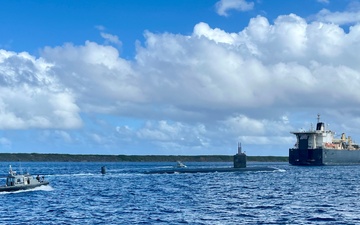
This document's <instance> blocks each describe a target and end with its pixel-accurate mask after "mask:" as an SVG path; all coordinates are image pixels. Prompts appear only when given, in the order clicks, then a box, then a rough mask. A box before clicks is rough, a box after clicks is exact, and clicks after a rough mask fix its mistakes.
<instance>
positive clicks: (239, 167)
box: [145, 143, 278, 174]
mask: <svg viewBox="0 0 360 225" xmlns="http://www.w3.org/2000/svg"><path fill="white" fill-rule="evenodd" d="M233 162H234V165H233V167H210V168H196V167H194V168H189V167H185V166H182V167H174V168H169V169H160V170H149V171H146V172H145V174H173V173H214V172H219V173H220V172H248V171H275V170H278V169H277V168H273V167H262V166H252V167H247V165H246V154H245V153H244V152H243V151H242V149H241V143H238V152H237V154H235V155H234V158H233Z"/></svg>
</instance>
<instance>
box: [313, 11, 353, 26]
mask: <svg viewBox="0 0 360 225" xmlns="http://www.w3.org/2000/svg"><path fill="white" fill-rule="evenodd" d="M316 21H319V22H324V23H334V24H338V25H345V24H354V23H359V22H360V11H359V10H356V11H345V12H331V11H329V10H328V9H323V10H321V11H320V12H319V13H317V15H316Z"/></svg>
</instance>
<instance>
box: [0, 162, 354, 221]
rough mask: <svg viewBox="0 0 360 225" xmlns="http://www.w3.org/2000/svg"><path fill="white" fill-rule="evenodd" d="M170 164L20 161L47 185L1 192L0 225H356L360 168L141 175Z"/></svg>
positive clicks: (283, 165)
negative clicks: (28, 189) (103, 168)
mask: <svg viewBox="0 0 360 225" xmlns="http://www.w3.org/2000/svg"><path fill="white" fill-rule="evenodd" d="M174 164H175V163H21V168H22V170H23V171H29V172H30V173H32V174H45V177H46V178H47V179H48V180H49V181H50V183H51V185H50V186H47V187H41V188H37V189H34V190H31V191H19V192H15V193H1V194H0V202H1V205H0V224H360V201H359V194H360V166H326V167H294V166H289V165H288V164H287V163H251V162H250V163H248V166H272V167H277V168H279V170H277V171H275V172H245V173H241V172H229V173H201V174H151V175H147V174H143V172H144V171H146V170H149V169H156V168H157V169H160V168H170V167H172V166H173V165H174ZM186 164H187V165H188V167H195V166H201V167H214V166H218V167H224V166H228V167H230V166H231V163H186ZM8 165H9V163H3V162H2V163H0V168H3V169H0V173H1V174H5V173H7V170H8ZM12 165H13V168H15V169H17V171H19V167H20V164H19V163H12ZM103 165H105V166H106V167H107V174H106V175H101V173H100V171H101V166H103ZM0 182H1V183H2V184H4V182H5V180H4V179H1V180H0Z"/></svg>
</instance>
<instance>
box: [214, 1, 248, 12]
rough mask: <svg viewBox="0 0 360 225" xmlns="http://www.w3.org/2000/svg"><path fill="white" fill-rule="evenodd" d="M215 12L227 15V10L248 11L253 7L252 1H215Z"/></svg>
mask: <svg viewBox="0 0 360 225" xmlns="http://www.w3.org/2000/svg"><path fill="white" fill-rule="evenodd" d="M215 7H216V12H217V13H218V14H219V15H220V16H228V11H229V10H237V11H249V10H252V9H253V8H254V3H253V2H247V1H246V0H220V1H219V2H217V3H216V5H215Z"/></svg>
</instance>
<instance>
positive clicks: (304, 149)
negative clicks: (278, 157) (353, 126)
mask: <svg viewBox="0 0 360 225" xmlns="http://www.w3.org/2000/svg"><path fill="white" fill-rule="evenodd" d="M317 120H318V121H317V124H316V130H313V129H312V128H311V129H310V130H308V131H298V132H291V133H292V134H294V135H295V136H296V143H295V146H294V147H293V148H290V149H289V163H290V164H291V165H299V166H306V165H308V166H322V165H343V164H360V147H359V145H358V144H356V143H354V142H353V141H352V139H351V137H350V136H348V137H346V135H345V133H342V135H341V138H340V139H336V138H334V136H335V132H333V131H331V130H328V129H326V126H325V123H323V122H320V115H319V114H318V118H317Z"/></svg>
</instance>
